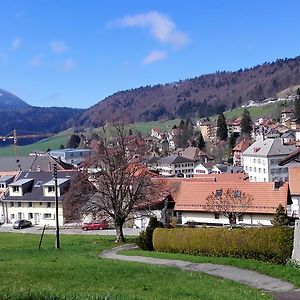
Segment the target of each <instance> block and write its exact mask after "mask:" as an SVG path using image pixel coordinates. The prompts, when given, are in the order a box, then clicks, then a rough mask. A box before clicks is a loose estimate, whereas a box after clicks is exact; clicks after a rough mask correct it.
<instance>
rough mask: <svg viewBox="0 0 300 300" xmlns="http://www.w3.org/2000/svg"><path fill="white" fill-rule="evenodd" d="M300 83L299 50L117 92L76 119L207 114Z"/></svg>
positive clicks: (96, 122)
mask: <svg viewBox="0 0 300 300" xmlns="http://www.w3.org/2000/svg"><path fill="white" fill-rule="evenodd" d="M297 84H300V56H298V57H296V58H293V59H278V60H277V61H275V62H272V63H264V64H262V65H258V66H255V67H253V68H247V69H240V70H238V71H236V72H216V73H213V74H207V75H201V76H199V77H195V78H192V79H186V80H179V81H178V82H174V83H169V84H158V85H155V86H145V87H140V88H135V89H131V90H127V91H120V92H117V93H115V94H113V95H111V96H109V97H107V98H105V99H104V100H102V101H100V102H99V103H97V104H96V105H94V106H92V107H91V108H89V109H88V110H87V111H86V112H84V113H83V115H82V116H81V118H80V119H79V120H78V122H77V124H78V125H81V126H100V125H103V124H104V123H105V122H106V121H119V120H123V121H125V122H130V123H131V122H136V121H152V120H159V119H172V118H178V117H179V118H187V117H203V116H209V115H212V114H216V113H220V112H222V111H224V110H225V109H230V108H234V107H238V106H241V105H242V104H243V103H246V102H247V101H249V100H254V101H261V100H263V99H265V98H269V97H275V96H276V94H277V93H278V92H280V91H282V90H284V89H287V88H289V87H291V86H294V85H297Z"/></svg>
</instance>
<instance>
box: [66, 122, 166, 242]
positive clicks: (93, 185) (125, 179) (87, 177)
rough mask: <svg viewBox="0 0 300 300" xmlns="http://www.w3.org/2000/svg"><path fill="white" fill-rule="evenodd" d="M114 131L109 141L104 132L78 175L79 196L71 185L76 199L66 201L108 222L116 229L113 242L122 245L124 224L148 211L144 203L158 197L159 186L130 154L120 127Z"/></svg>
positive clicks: (83, 211)
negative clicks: (140, 212) (138, 213)
mask: <svg viewBox="0 0 300 300" xmlns="http://www.w3.org/2000/svg"><path fill="white" fill-rule="evenodd" d="M114 127H115V131H116V137H115V138H113V139H108V138H107V137H106V134H105V131H104V135H103V137H102V138H101V139H99V141H98V143H97V146H96V149H94V151H93V154H92V156H91V158H90V159H89V160H88V161H87V162H86V164H85V167H84V168H83V171H82V172H81V177H80V181H81V182H82V183H84V184H82V187H83V189H82V192H80V190H81V188H80V187H81V184H80V182H78V181H77V183H74V185H73V187H74V189H75V188H76V189H77V191H75V190H74V189H72V185H71V193H73V194H74V193H76V197H72V196H69V197H68V198H69V199H71V202H75V203H77V204H78V203H80V210H81V213H83V214H92V215H94V216H97V215H102V216H107V217H109V218H111V219H112V220H113V222H114V225H115V227H116V242H123V241H124V235H123V225H124V223H125V222H126V221H127V220H129V219H130V218H132V215H133V214H134V212H135V211H140V210H141V208H144V207H149V205H147V203H149V204H150V203H151V202H152V201H153V200H154V199H155V198H158V197H160V193H161V184H160V182H159V180H153V173H151V172H150V171H149V170H148V169H147V168H146V167H145V166H144V165H143V164H141V163H140V162H139V161H138V160H137V159H136V158H135V156H134V153H131V152H130V150H129V148H128V147H127V146H128V145H127V142H128V139H127V137H126V135H125V134H124V129H123V127H121V126H114ZM87 182H88V186H89V188H87V185H86V183H87ZM71 206H72V205H71ZM75 207H78V205H77V206H76V205H75Z"/></svg>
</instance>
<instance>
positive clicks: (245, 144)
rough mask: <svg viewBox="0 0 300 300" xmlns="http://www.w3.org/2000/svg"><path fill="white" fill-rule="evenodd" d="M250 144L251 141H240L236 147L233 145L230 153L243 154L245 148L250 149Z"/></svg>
mask: <svg viewBox="0 0 300 300" xmlns="http://www.w3.org/2000/svg"><path fill="white" fill-rule="evenodd" d="M251 144H252V141H251V140H242V141H241V142H239V143H238V144H237V145H235V147H234V148H233V149H232V151H239V152H244V151H245V150H246V149H247V148H249V147H250V145H251Z"/></svg>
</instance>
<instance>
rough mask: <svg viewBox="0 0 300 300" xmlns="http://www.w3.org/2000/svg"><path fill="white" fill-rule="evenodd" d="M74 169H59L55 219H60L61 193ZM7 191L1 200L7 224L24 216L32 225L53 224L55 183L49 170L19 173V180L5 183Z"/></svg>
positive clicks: (60, 221) (61, 213)
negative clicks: (68, 170)
mask: <svg viewBox="0 0 300 300" xmlns="http://www.w3.org/2000/svg"><path fill="white" fill-rule="evenodd" d="M73 174H75V172H72V171H70V172H66V171H63V172H58V179H57V194H58V218H59V224H61V225H62V224H63V223H64V219H63V204H62V201H63V198H64V193H65V192H66V191H67V190H68V188H69V185H70V178H71V176H73ZM8 187H9V192H8V194H7V195H5V196H4V197H3V199H2V204H3V208H4V218H5V222H6V223H13V222H14V221H16V220H20V219H27V220H29V221H31V222H32V223H33V224H34V225H48V226H55V223H56V221H55V220H56V217H57V216H56V215H55V183H54V180H53V173H52V172H22V173H21V174H20V176H19V177H18V179H17V180H16V181H14V182H12V183H10V184H8Z"/></svg>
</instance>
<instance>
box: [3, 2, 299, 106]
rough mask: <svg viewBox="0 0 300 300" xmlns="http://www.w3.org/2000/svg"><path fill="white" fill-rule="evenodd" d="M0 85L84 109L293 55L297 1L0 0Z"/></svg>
mask: <svg viewBox="0 0 300 300" xmlns="http://www.w3.org/2000/svg"><path fill="white" fill-rule="evenodd" d="M0 4H1V10H0V37H1V38H0V88H3V89H6V90H8V91H10V92H13V93H15V94H16V95H17V96H19V97H21V98H22V99H23V100H25V101H27V102H28V103H29V104H31V105H35V106H68V107H79V108H87V107H89V106H91V105H94V104H96V103H97V102H98V101H100V100H102V99H103V98H105V97H106V96H109V95H111V94H113V93H115V92H117V91H119V90H124V89H130V88H135V87H140V86H144V85H153V84H157V83H167V82H173V81H177V80H179V79H186V78H191V77H195V76H198V75H201V74H205V73H211V72H214V71H217V70H237V69H240V68H245V67H250V66H254V65H257V64H261V63H263V62H266V61H273V60H276V59H277V58H285V57H288V58H290V57H295V56H298V55H300V38H299V32H300V1H297V0H294V1H292V0H285V1H283V0H282V1H276V0H264V1H262V0H260V1H256V0H252V1H250V0H249V1H247V0H244V1H243V0H236V1H234V0H215V1H213V0H211V1H208V0H207V1H196V0H185V1H182V0H160V1H158V0H151V1H150V0H148V1H146V0H145V1H143V0H101V1H100V0H89V1H84V0H73V1H71V0H64V1H58V0H38V1H37V0H23V1H18V0H0Z"/></svg>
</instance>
